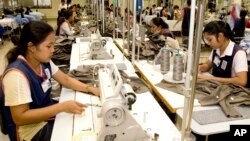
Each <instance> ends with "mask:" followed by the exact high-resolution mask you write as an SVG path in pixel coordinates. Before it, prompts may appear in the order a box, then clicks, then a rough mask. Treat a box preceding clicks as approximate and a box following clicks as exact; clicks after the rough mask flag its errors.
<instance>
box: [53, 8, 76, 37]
mask: <svg viewBox="0 0 250 141" xmlns="http://www.w3.org/2000/svg"><path fill="white" fill-rule="evenodd" d="M73 22H74V18H73V12H72V11H71V10H65V11H64V12H63V13H62V17H60V18H59V19H58V21H57V29H56V35H57V36H72V35H76V34H79V33H80V30H79V29H77V28H75V29H74V30H73V28H72V23H73Z"/></svg>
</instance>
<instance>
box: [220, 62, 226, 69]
mask: <svg viewBox="0 0 250 141" xmlns="http://www.w3.org/2000/svg"><path fill="white" fill-rule="evenodd" d="M226 67H227V61H225V60H223V61H222V63H221V69H223V70H225V69H226Z"/></svg>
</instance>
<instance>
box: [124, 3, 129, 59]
mask: <svg viewBox="0 0 250 141" xmlns="http://www.w3.org/2000/svg"><path fill="white" fill-rule="evenodd" d="M127 4H128V5H127V26H128V31H127V49H128V55H129V54H130V53H129V46H130V13H129V12H130V0H127ZM125 14H126V13H125Z"/></svg>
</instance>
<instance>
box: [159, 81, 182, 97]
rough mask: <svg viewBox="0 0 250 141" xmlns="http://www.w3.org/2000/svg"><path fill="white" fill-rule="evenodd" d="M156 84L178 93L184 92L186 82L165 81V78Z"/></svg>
mask: <svg viewBox="0 0 250 141" xmlns="http://www.w3.org/2000/svg"><path fill="white" fill-rule="evenodd" d="M155 86H157V87H160V88H162V89H165V90H168V91H171V92H175V93H178V94H183V89H184V84H176V83H170V82H167V81H165V80H164V79H163V80H162V81H161V82H160V83H157V84H156V85H155Z"/></svg>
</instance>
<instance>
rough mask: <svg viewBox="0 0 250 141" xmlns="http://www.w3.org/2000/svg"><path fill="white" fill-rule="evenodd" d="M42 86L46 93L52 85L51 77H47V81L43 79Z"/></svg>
mask: <svg viewBox="0 0 250 141" xmlns="http://www.w3.org/2000/svg"><path fill="white" fill-rule="evenodd" d="M41 86H42V89H43V92H44V93H46V92H47V91H48V89H49V88H51V87H52V86H51V83H50V81H49V79H46V80H45V81H43V83H42V84H41Z"/></svg>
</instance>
